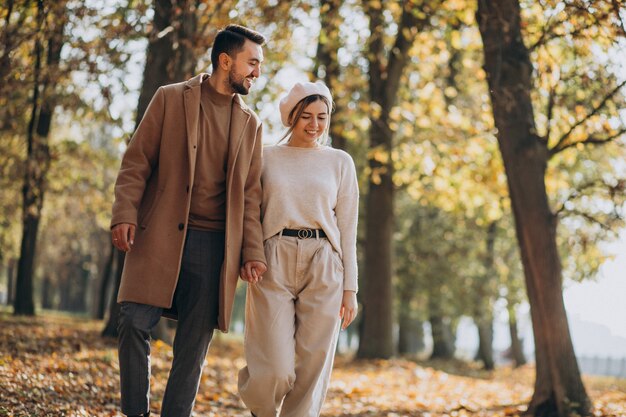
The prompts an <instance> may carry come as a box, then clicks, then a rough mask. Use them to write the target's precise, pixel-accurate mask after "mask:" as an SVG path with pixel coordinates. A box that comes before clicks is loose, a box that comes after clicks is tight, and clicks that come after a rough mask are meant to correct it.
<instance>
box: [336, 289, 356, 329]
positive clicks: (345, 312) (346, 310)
mask: <svg viewBox="0 0 626 417" xmlns="http://www.w3.org/2000/svg"><path fill="white" fill-rule="evenodd" d="M358 312H359V306H358V304H357V302H356V292H354V291H344V292H343V299H342V300H341V310H339V317H341V318H342V319H343V323H342V324H341V330H346V328H347V327H348V326H349V325H350V323H352V322H353V321H354V319H355V318H356V314H357V313H358Z"/></svg>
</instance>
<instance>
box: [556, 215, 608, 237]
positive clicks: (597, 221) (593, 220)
mask: <svg viewBox="0 0 626 417" xmlns="http://www.w3.org/2000/svg"><path fill="white" fill-rule="evenodd" d="M563 213H565V214H564V216H566V215H574V216H580V217H582V218H584V219H585V220H587V221H589V222H590V223H594V224H597V225H598V226H600V227H601V228H602V229H603V230H604V231H606V232H614V230H613V229H612V227H611V226H610V225H608V224H606V223H605V222H603V221H602V220H600V219H597V218H595V217H594V216H593V215H591V214H589V213H585V212H584V211H580V210H567V211H564V212H563Z"/></svg>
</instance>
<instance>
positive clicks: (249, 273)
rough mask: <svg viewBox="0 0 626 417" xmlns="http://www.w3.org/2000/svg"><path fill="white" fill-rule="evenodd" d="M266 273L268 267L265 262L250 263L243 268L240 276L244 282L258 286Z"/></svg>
mask: <svg viewBox="0 0 626 417" xmlns="http://www.w3.org/2000/svg"><path fill="white" fill-rule="evenodd" d="M265 271H267V266H266V265H265V264H264V263H263V262H259V261H248V262H246V263H245V264H244V266H242V267H241V270H240V271H239V275H241V279H243V280H244V281H247V282H249V283H250V284H256V283H257V282H259V281H261V280H262V279H263V274H264V273H265Z"/></svg>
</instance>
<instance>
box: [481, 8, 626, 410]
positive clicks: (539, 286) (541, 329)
mask: <svg viewBox="0 0 626 417" xmlns="http://www.w3.org/2000/svg"><path fill="white" fill-rule="evenodd" d="M601 3H602V4H595V5H594V11H595V12H599V11H602V10H603V8H605V7H606V4H607V3H605V2H601ZM572 7H573V9H572V12H573V13H572V14H568V13H567V12H565V13H564V20H566V21H567V22H568V23H567V26H569V27H572V26H574V27H575V31H576V32H578V33H580V32H584V31H585V29H586V28H589V27H591V26H593V25H594V24H597V22H598V21H599V20H598V15H599V14H601V13H594V11H592V10H589V11H586V10H585V6H584V5H582V4H578V5H573V6H572ZM581 10H582V11H583V14H585V16H583V19H581V20H582V25H580V26H579V27H577V25H576V24H574V25H571V23H572V22H574V23H576V22H575V20H572V19H571V17H572V16H574V15H575V13H579V12H580V11H581ZM611 10H612V7H611ZM477 21H478V26H479V30H480V33H481V36H482V40H483V45H484V68H485V72H486V73H487V79H488V84H489V90H490V98H491V102H492V111H493V117H494V121H495V126H496V127H497V129H498V133H497V138H498V143H499V147H500V152H501V155H502V159H503V162H504V166H505V171H506V174H507V183H508V188H509V196H510V200H511V206H512V209H513V214H514V219H515V229H516V233H517V239H518V242H519V246H520V252H521V258H522V264H523V267H524V276H525V281H526V289H527V292H528V298H529V301H530V306H531V319H532V324H533V333H534V337H535V359H536V381H535V392H534V395H533V398H532V400H531V403H530V405H529V409H528V412H529V413H530V414H534V415H537V416H544V415H545V416H547V415H559V416H563V417H565V416H569V415H571V414H578V415H590V414H591V402H590V400H589V398H588V396H587V393H586V390H585V387H584V385H583V383H582V380H581V377H580V371H579V368H578V364H577V361H576V357H575V355H574V350H573V346H572V341H571V335H570V332H569V326H568V323H567V316H566V312H565V307H564V303H563V295H562V269H561V261H560V256H559V251H558V247H557V239H556V235H557V223H558V221H557V220H558V217H557V214H558V213H555V212H554V211H553V210H552V209H551V207H550V202H549V199H548V194H547V191H546V182H545V176H546V169H547V165H548V161H549V159H550V157H551V156H552V155H555V154H557V153H559V152H561V151H563V150H565V149H567V148H572V147H581V146H584V145H585V144H605V143H609V142H611V141H612V140H614V139H615V138H617V137H620V136H621V135H623V133H624V129H623V128H622V129H620V130H619V131H617V132H615V131H613V129H607V130H608V132H605V133H606V134H605V135H604V137H602V136H599V135H593V134H591V133H590V132H593V130H594V129H588V130H587V131H586V133H587V134H585V133H582V134H581V130H582V129H578V128H579V127H581V126H583V125H584V124H585V123H587V122H589V121H592V120H593V118H594V116H597V115H598V114H599V113H600V112H601V111H602V109H603V108H604V107H605V106H607V103H610V102H611V99H612V98H613V97H614V96H615V95H616V94H617V93H618V91H619V90H620V88H621V87H622V86H623V84H622V85H619V86H617V87H615V88H613V89H612V91H610V92H609V93H608V94H607V95H606V96H605V97H604V98H603V99H600V100H596V99H594V100H592V107H593V108H592V110H590V111H589V112H587V114H586V115H585V114H584V113H585V111H584V110H583V111H582V113H583V116H582V117H577V119H578V120H577V121H576V123H575V124H574V125H573V126H571V128H569V129H567V128H565V129H564V132H563V134H562V135H559V137H558V139H557V140H556V141H555V142H552V141H551V139H552V137H551V134H553V133H554V129H556V128H555V124H554V125H551V123H552V122H553V121H552V116H553V113H552V112H553V110H554V108H555V106H554V104H555V102H556V101H557V100H556V96H557V94H556V92H557V90H556V89H554V90H553V91H551V93H550V99H549V103H548V109H547V114H546V115H545V116H546V117H547V120H548V122H547V133H546V135H545V136H543V137H542V136H540V135H539V133H538V129H537V128H536V125H535V114H534V108H533V103H532V99H531V94H532V88H533V77H532V74H533V66H532V64H531V61H530V56H529V48H528V47H527V46H526V45H525V44H524V40H523V36H522V30H521V29H522V28H521V26H522V20H521V14H520V4H519V1H518V0H502V1H493V0H479V1H478V11H477ZM555 21H557V24H558V19H556V20H555ZM555 26H556V25H555V24H554V23H551V24H549V25H546V30H545V31H544V32H543V34H542V35H541V37H540V38H539V41H538V43H539V42H546V41H547V40H549V39H554V38H558V37H561V36H563V35H562V33H563V32H564V31H563V30H562V29H563V28H561V30H560V31H554V30H553V31H551V30H549V29H553V28H554V27H555ZM560 33H561V34H560ZM535 46H536V45H533V47H535ZM577 116H580V115H577ZM592 126H593V125H592ZM583 131H584V130H583ZM551 142H552V143H554V146H552V147H550V146H549V145H550V143H551Z"/></svg>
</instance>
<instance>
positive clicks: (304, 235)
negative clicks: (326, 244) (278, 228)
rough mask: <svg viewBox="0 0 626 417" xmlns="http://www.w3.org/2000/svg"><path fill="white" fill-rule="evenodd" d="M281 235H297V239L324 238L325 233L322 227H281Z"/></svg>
mask: <svg viewBox="0 0 626 417" xmlns="http://www.w3.org/2000/svg"><path fill="white" fill-rule="evenodd" d="M283 236H291V237H297V238H299V239H315V238H317V237H321V238H325V237H326V233H324V231H323V230H322V229H283Z"/></svg>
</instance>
